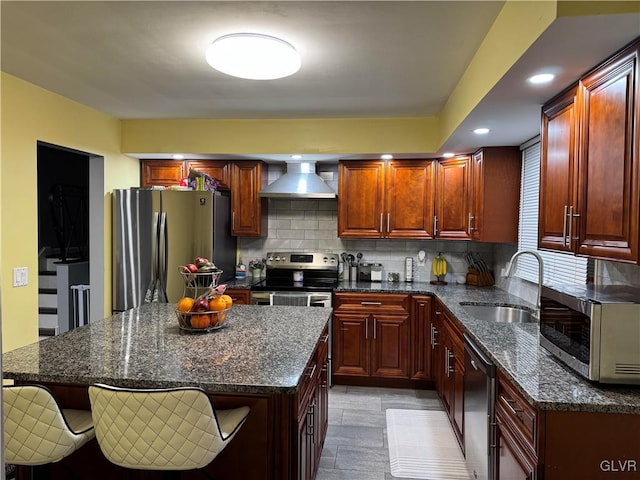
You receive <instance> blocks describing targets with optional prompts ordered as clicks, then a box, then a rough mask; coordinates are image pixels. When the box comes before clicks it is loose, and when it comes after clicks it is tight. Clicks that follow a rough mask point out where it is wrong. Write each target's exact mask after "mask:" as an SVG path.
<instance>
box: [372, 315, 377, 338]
mask: <svg viewBox="0 0 640 480" xmlns="http://www.w3.org/2000/svg"><path fill="white" fill-rule="evenodd" d="M377 329H378V321H377V320H376V317H373V339H374V340H375V339H376V338H377V335H376V330H377Z"/></svg>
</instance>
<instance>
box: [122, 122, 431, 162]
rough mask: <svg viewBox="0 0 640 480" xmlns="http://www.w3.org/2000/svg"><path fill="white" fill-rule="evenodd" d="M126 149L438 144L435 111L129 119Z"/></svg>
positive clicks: (422, 147)
mask: <svg viewBox="0 0 640 480" xmlns="http://www.w3.org/2000/svg"><path fill="white" fill-rule="evenodd" d="M122 125H123V126H122V151H123V152H126V153H174V152H184V153H221V154H260V153H263V154H264V153H271V154H276V153H285V154H287V153H291V152H295V153H306V154H340V153H354V154H366V153H380V152H399V153H422V152H425V153H428V152H435V151H436V150H437V148H438V146H439V145H438V143H437V141H438V135H439V128H438V123H437V119H435V118H432V117H408V118H407V117H402V118H323V119H248V120H245V119H243V120H228V119H225V120H223V119H166V120H165V119H162V120H159V119H153V120H123V122H122Z"/></svg>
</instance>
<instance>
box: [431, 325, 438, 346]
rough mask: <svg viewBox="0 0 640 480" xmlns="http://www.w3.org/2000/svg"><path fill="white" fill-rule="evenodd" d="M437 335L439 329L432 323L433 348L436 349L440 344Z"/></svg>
mask: <svg viewBox="0 0 640 480" xmlns="http://www.w3.org/2000/svg"><path fill="white" fill-rule="evenodd" d="M436 335H438V330H436V327H435V326H434V325H431V350H433V349H435V348H436V345H438V342H437V339H436Z"/></svg>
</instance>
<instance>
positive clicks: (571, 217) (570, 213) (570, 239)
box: [569, 205, 580, 245]
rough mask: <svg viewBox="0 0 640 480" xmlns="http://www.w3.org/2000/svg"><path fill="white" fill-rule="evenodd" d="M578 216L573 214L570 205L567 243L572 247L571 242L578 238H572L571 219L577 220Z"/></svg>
mask: <svg viewBox="0 0 640 480" xmlns="http://www.w3.org/2000/svg"><path fill="white" fill-rule="evenodd" d="M579 217H580V214H579V213H573V205H571V206H570V207H569V242H570V244H571V245H573V241H574V240H578V237H575V238H574V236H573V219H574V218H579Z"/></svg>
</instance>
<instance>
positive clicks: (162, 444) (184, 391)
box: [89, 384, 250, 474]
mask: <svg viewBox="0 0 640 480" xmlns="http://www.w3.org/2000/svg"><path fill="white" fill-rule="evenodd" d="M89 399H90V401H91V411H92V414H93V422H94V424H95V428H96V438H97V440H98V445H99V446H100V449H101V450H102V453H103V454H104V456H105V457H106V458H107V459H108V460H109V461H110V462H112V463H114V464H116V465H119V466H121V467H125V468H131V469H138V470H162V471H165V472H169V471H176V470H193V469H198V468H203V467H205V466H207V465H208V464H209V463H211V462H212V461H213V459H214V458H215V457H216V456H217V455H218V454H219V453H220V452H221V451H222V450H223V449H224V448H225V447H226V446H227V445H228V444H229V442H230V441H231V439H232V438H233V437H234V436H235V434H236V433H237V432H238V430H239V429H240V427H241V426H242V424H243V423H244V421H245V419H246V418H247V415H248V414H249V411H250V409H249V407H240V408H234V409H229V410H217V411H216V410H215V409H214V408H213V405H212V404H211V400H210V399H209V397H208V396H207V394H206V393H205V392H204V390H202V389H200V388H195V387H184V388H170V389H142V390H138V389H126V388H118V387H113V386H109V385H102V384H97V385H92V386H90V387H89ZM175 473H178V472H174V474H175Z"/></svg>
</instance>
